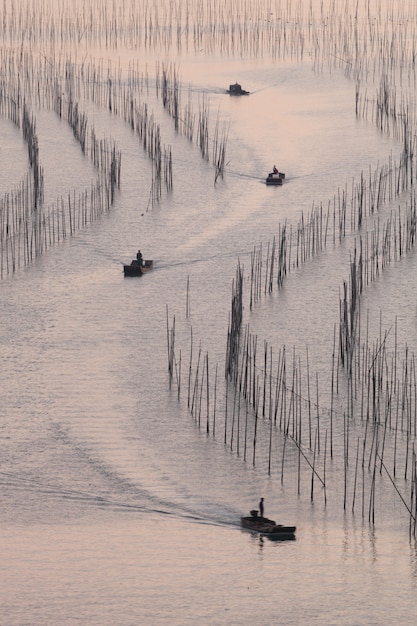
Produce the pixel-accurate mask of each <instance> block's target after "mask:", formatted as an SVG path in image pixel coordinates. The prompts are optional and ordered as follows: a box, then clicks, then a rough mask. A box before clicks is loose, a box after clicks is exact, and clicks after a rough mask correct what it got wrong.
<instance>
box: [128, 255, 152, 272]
mask: <svg viewBox="0 0 417 626" xmlns="http://www.w3.org/2000/svg"><path fill="white" fill-rule="evenodd" d="M151 269H153V260H150V259H148V260H146V261H144V262H143V265H140V264H139V262H138V261H137V260H136V259H133V261H132V262H131V264H130V265H123V271H124V275H125V276H142V274H146V273H147V272H149V271H150V270H151Z"/></svg>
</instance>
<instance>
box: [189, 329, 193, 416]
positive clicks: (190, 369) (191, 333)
mask: <svg viewBox="0 0 417 626" xmlns="http://www.w3.org/2000/svg"><path fill="white" fill-rule="evenodd" d="M190 335H191V341H190V343H191V345H190V364H189V368H188V408H190V393H191V376H192V364H193V329H192V327H191V328H190Z"/></svg>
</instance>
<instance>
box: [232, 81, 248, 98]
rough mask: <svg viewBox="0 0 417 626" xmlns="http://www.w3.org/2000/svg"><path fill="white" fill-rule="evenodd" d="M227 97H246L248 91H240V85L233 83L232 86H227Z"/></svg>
mask: <svg viewBox="0 0 417 626" xmlns="http://www.w3.org/2000/svg"><path fill="white" fill-rule="evenodd" d="M227 93H228V94H229V96H248V95H249V91H245V90H244V89H242V85H239V83H235V84H234V85H229V89H228V90H227Z"/></svg>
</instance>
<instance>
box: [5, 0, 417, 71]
mask: <svg viewBox="0 0 417 626" xmlns="http://www.w3.org/2000/svg"><path fill="white" fill-rule="evenodd" d="M51 3H52V0H38V1H36V0H34V1H33V2H31V3H30V5H29V6H28V5H27V3H26V2H24V1H23V0H5V1H4V3H3V5H2V7H1V10H0V36H1V39H2V40H3V41H4V42H5V44H6V45H10V46H16V47H20V46H21V45H22V41H23V42H24V43H25V42H26V43H27V45H28V46H29V47H33V46H34V45H37V44H38V43H39V41H42V42H43V43H44V46H45V48H46V49H51V50H54V51H56V50H57V49H60V47H63V46H64V45H65V46H70V45H73V46H74V47H75V48H79V49H81V50H82V49H84V48H86V49H88V48H91V47H94V48H97V47H98V46H101V47H103V48H106V49H110V50H117V49H119V48H120V47H123V48H127V49H134V50H141V49H145V50H162V51H164V52H165V54H169V53H170V52H171V53H172V52H173V51H182V50H186V51H191V50H192V51H193V52H194V53H199V51H200V50H202V49H204V50H209V51H211V52H213V53H215V52H217V53H221V54H222V55H237V56H245V57H247V56H252V57H256V56H261V55H265V54H268V55H269V56H270V57H272V58H283V59H285V58H293V59H296V60H300V59H304V58H311V59H312V60H313V63H314V67H315V69H319V70H320V69H322V68H323V67H324V65H326V66H327V65H329V67H330V68H332V67H335V66H337V67H339V66H341V67H342V68H343V69H344V70H345V71H346V72H347V73H349V74H351V75H354V76H356V75H358V73H361V74H365V73H366V74H367V75H371V76H372V75H375V73H380V71H381V67H383V66H386V67H394V68H396V69H398V68H404V67H406V68H411V71H414V70H415V58H416V57H415V52H416V50H415V41H416V39H417V37H416V29H417V26H416V23H415V20H414V17H415V15H414V13H413V4H412V3H410V2H406V1H401V0H391V1H389V0H387V1H386V2H384V3H383V4H382V6H381V3H380V2H378V0H374V1H372V0H369V1H367V2H363V3H361V2H357V3H353V5H352V4H351V3H348V2H347V1H346V0H341V1H340V2H338V1H336V2H334V1H333V0H328V1H326V0H324V1H323V2H313V1H312V2H306V3H301V2H297V3H294V2H291V3H290V2H287V1H284V0H276V1H275V2H272V3H271V2H265V1H264V0H257V1H254V2H251V3H250V4H248V3H247V2H246V1H245V0H230V1H229V2H227V3H224V2H222V1H221V0H208V1H207V2H205V3H204V4H201V2H199V1H198V0H189V2H187V4H186V5H185V6H184V4H183V3H182V2H181V1H180V0H174V1H171V2H161V3H160V2H157V3H153V4H149V3H144V4H141V3H135V4H132V3H131V2H123V3H119V4H118V5H117V6H116V5H114V4H112V5H111V6H109V3H108V2H106V0H89V1H88V2H82V3H80V2H77V3H75V5H74V3H73V2H71V3H70V2H69V1H65V0H60V5H61V10H60V11H58V13H57V12H56V11H53V10H52V8H55V7H56V3H52V4H51ZM399 5H400V6H399ZM398 15H401V17H402V19H401V22H399V20H398V19H396V18H397V16H398ZM22 33H24V34H25V37H24V39H23V38H22V36H21V34H22ZM402 71H403V72H404V71H406V70H404V69H402ZM409 71H410V70H409Z"/></svg>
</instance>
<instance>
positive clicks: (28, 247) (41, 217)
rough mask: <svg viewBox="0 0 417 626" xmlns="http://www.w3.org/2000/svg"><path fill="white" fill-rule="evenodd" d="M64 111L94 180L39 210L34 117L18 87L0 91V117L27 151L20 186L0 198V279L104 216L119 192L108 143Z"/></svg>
mask: <svg viewBox="0 0 417 626" xmlns="http://www.w3.org/2000/svg"><path fill="white" fill-rule="evenodd" d="M66 105H67V106H66V107H63V106H61V107H60V109H59V113H60V116H61V117H62V118H64V119H66V121H67V122H68V124H69V126H70V127H71V128H72V131H73V134H74V137H75V139H76V140H77V141H78V143H79V145H80V148H81V150H82V152H83V153H84V154H85V155H86V156H87V157H88V158H89V159H90V160H91V162H92V163H93V164H94V166H95V168H96V169H97V172H98V177H97V181H96V182H93V183H92V184H91V188H90V189H87V190H85V191H84V192H81V193H79V192H77V194H76V193H75V192H73V193H69V194H68V196H67V197H66V198H63V197H62V198H61V199H60V200H58V201H57V203H56V204H54V205H52V206H49V207H45V206H43V171H42V167H41V164H40V158H39V147H38V138H37V135H36V123H35V117H34V114H33V113H32V114H29V111H28V106H27V104H26V101H25V100H24V98H23V97H22V96H21V94H20V91H19V87H18V86H16V85H11V86H10V89H8V86H7V85H4V87H3V89H2V91H1V93H0V111H1V113H2V114H3V115H5V116H7V117H9V118H10V119H11V120H12V121H13V123H14V124H15V125H16V126H17V127H18V128H20V129H21V131H22V135H23V138H24V139H25V141H26V143H27V145H28V154H29V166H30V174H29V175H26V176H25V177H24V178H23V180H22V181H21V183H20V185H19V186H18V187H17V188H16V189H14V190H13V191H11V192H9V193H7V194H5V195H4V196H3V197H2V198H0V276H1V277H3V276H4V275H5V274H9V273H10V272H14V271H16V269H18V268H20V267H22V266H24V265H27V264H28V263H30V262H31V261H32V260H33V259H34V258H37V257H38V256H40V255H41V254H43V252H45V251H46V250H48V249H49V248H50V247H51V246H53V245H55V244H56V243H58V242H60V241H62V240H63V239H65V238H66V237H67V236H71V235H73V234H74V233H75V232H76V231H77V230H79V229H80V228H84V227H85V226H86V225H87V224H89V223H91V222H92V221H94V220H95V219H97V218H98V217H100V216H101V215H103V213H105V212H107V211H109V209H110V207H111V205H112V204H113V202H114V195H115V189H116V188H119V187H120V171H121V153H120V151H119V150H118V149H117V147H116V145H115V144H114V142H113V141H112V140H109V139H99V138H98V137H96V134H95V131H94V128H93V127H89V126H88V120H87V116H86V115H85V114H84V113H83V112H82V111H81V110H80V108H79V105H78V103H77V102H74V101H73V100H72V99H71V98H69V99H68V100H67V101H66ZM19 106H20V108H19Z"/></svg>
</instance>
